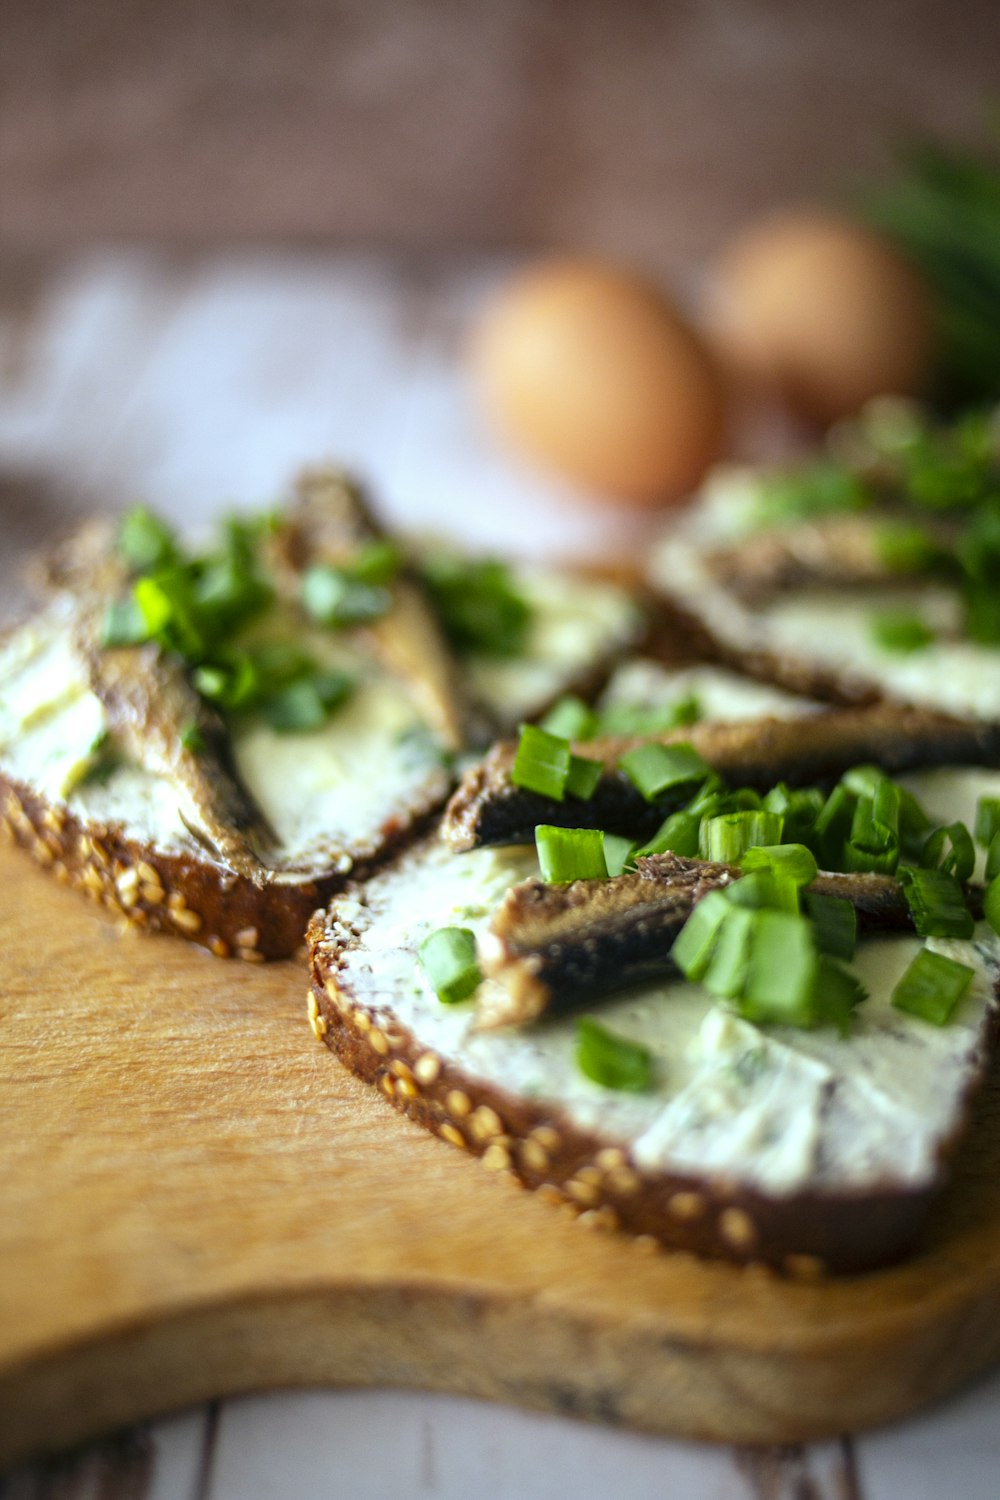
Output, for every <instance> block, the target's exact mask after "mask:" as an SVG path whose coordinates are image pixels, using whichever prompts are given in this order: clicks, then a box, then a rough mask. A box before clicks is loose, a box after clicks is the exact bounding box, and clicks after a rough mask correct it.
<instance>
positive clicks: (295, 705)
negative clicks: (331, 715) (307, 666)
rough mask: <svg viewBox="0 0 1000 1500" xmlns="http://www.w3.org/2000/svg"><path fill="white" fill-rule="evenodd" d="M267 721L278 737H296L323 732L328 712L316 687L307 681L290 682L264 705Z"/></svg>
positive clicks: (263, 711)
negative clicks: (282, 735) (300, 734)
mask: <svg viewBox="0 0 1000 1500" xmlns="http://www.w3.org/2000/svg"><path fill="white" fill-rule="evenodd" d="M261 711H262V713H263V715H264V718H265V719H266V720H267V722H268V724H269V725H270V726H271V728H272V729H275V730H277V731H278V733H279V734H297V733H302V732H305V731H308V730H311V729H320V728H322V726H323V725H324V724H325V723H326V720H327V711H326V705H325V704H324V702H323V699H322V698H321V697H320V695H319V691H318V690H317V687H316V684H315V683H314V682H311V681H310V680H309V678H308V677H303V678H302V679H301V680H300V681H299V682H290V683H289V684H288V686H287V687H284V688H280V689H279V690H278V691H277V692H276V693H273V694H272V695H271V696H270V697H269V698H266V699H265V700H264V702H263V703H262V704H261Z"/></svg>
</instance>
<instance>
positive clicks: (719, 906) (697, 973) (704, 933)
mask: <svg viewBox="0 0 1000 1500" xmlns="http://www.w3.org/2000/svg"><path fill="white" fill-rule="evenodd" d="M737 883H738V884H740V885H742V884H743V882H742V881H739V882H737ZM730 911H732V903H731V902H729V901H727V900H726V896H725V893H724V892H723V891H710V892H709V894H708V895H707V896H704V897H702V899H701V900H700V901H699V902H698V904H697V906H696V907H695V909H694V911H693V912H692V913H691V915H690V916H689V917H688V919H687V921H686V922H685V923H684V926H683V927H682V928H681V930H680V932H679V933H678V934H677V937H676V939H675V940H674V946H673V948H672V949H671V950H670V956H671V958H672V959H673V961H674V963H675V964H676V965H677V967H678V968H679V969H680V971H681V973H682V974H683V975H684V977H685V979H690V980H693V981H694V982H696V983H697V982H698V981H699V980H701V979H704V977H705V973H706V970H707V969H708V965H709V963H710V961H711V958H712V952H713V950H714V948H715V944H716V940H717V938H718V936H719V932H720V930H721V928H722V924H723V923H724V922H725V920H726V917H727V916H728V914H729V912H730Z"/></svg>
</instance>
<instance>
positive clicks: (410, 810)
mask: <svg viewBox="0 0 1000 1500" xmlns="http://www.w3.org/2000/svg"><path fill="white" fill-rule="evenodd" d="M41 571H42V574H43V578H42V582H43V585H44V589H45V593H46V603H45V605H44V607H43V608H42V609H41V610H40V612H39V613H38V614H37V615H36V616H35V617H34V618H32V619H31V620H29V621H28V622H27V623H26V624H25V625H22V626H21V627H20V628H18V629H16V630H14V631H12V632H10V633H9V634H8V635H7V636H6V637H5V638H4V639H3V641H2V643H0V795H2V797H3V812H4V817H5V820H6V825H7V827H8V829H9V830H10V832H11V833H12V834H13V836H14V837H15V838H16V839H17V840H18V841H19V842H21V843H23V844H25V845H27V846H28V847H29V848H31V850H32V851H33V852H34V854H35V856H36V858H37V859H38V860H39V861H40V862H41V863H42V864H44V865H45V866H47V867H48V868H50V869H51V870H52V871H53V873H54V874H55V875H56V877H57V878H59V879H61V880H64V881H68V882H70V883H71V884H73V885H78V886H80V887H81V888H83V889H84V890H86V891H87V892H88V893H89V894H90V895H91V896H92V897H93V898H94V899H95V900H97V901H101V902H104V903H105V904H107V905H108V906H110V907H112V908H114V909H116V910H119V911H122V912H124V914H125V916H126V917H127V918H128V920H129V921H130V922H133V923H136V924H138V925H142V926H146V927H150V928H158V929H162V930H167V931H172V932H175V933H177V934H179V935H180V936H183V937H187V938H190V939H192V940H194V941H196V942H199V943H202V944H204V945H205V946H207V947H209V948H210V949H212V951H213V952H215V953H217V954H219V955H221V956H224V955H227V954H237V955H239V956H241V957H243V958H247V959H251V960H259V959H261V958H280V957H284V956H287V955H289V954H291V953H293V952H294V951H295V950H296V948H298V947H299V946H300V944H301V942H302V939H303V935H304V932H305V928H306V923H307V921H308V919H309V915H310V913H311V912H312V911H313V910H314V909H315V908H316V907H317V906H318V905H319V904H320V903H321V902H322V901H324V900H326V899H327V897H328V896H329V895H330V894H331V892H332V891H333V890H335V889H336V888H337V887H338V886H339V885H340V884H342V883H343V881H344V879H345V877H346V876H347V875H348V874H349V873H351V872H354V873H358V872H363V871H365V870H368V869H370V868H372V867H373V866H374V865H375V864H377V862H378V861H379V860H380V859H382V858H383V857H384V856H385V855H386V854H387V852H388V851H389V850H390V849H392V848H393V847H395V846H396V845H398V844H399V843H400V842H401V840H403V839H404V838H405V837H406V836H407V835H408V834H409V833H410V831H411V830H413V829H414V828H416V827H418V826H419V825H420V824H421V823H422V822H424V821H426V819H427V818H428V817H429V815H430V814H432V813H433V812H434V811H435V810H438V809H440V808H441V806H442V805H443V803H444V801H445V799H446V797H447V794H448V792H449V790H450V789H451V787H452V786H453V784H454V766H455V762H456V758H458V757H460V756H461V755H462V754H463V753H465V752H466V751H467V750H468V749H469V747H470V746H473V745H476V744H479V745H482V744H484V743H488V741H489V739H490V738H492V737H493V735H494V734H495V733H497V732H502V731H503V730H505V729H506V730H507V731H509V730H510V729H511V728H512V727H513V726H514V725H516V724H517V723H518V722H519V721H520V720H521V719H522V718H525V717H531V716H533V715H535V714H537V713H538V712H539V711H540V710H542V709H543V708H544V707H545V706H546V705H547V704H548V703H550V702H551V700H552V699H553V698H554V697H556V696H558V695H559V693H560V692H562V691H563V690H565V689H566V688H567V687H570V686H578V687H583V688H586V689H588V690H589V689H591V688H594V687H596V686H598V685H599V683H600V680H601V678H602V676H603V675H604V674H606V673H607V671H608V670H609V668H610V667H611V665H612V664H613V663H614V661H615V660H616V659H617V657H618V656H619V655H620V654H621V652H622V651H623V650H624V649H625V648H626V647H627V646H629V645H630V644H631V643H633V642H634V641H635V640H636V639H637V638H638V637H639V635H640V633H641V630H642V615H641V611H640V610H639V609H638V607H637V605H636V603H635V601H634V598H633V597H632V595H631V594H630V593H629V592H628V591H626V590H624V589H622V588H619V587H617V586H615V585H613V584H609V583H599V582H595V581H588V580H585V579H582V578H571V577H569V576H567V575H565V574H560V573H558V572H557V571H555V570H553V569H542V568H530V567H527V566H525V567H523V568H521V569H518V570H517V572H516V574H515V573H514V572H512V571H511V570H508V569H507V568H505V567H504V566H503V565H501V564H498V563H494V562H490V561H483V560H471V561H469V560H463V559H461V558H459V557H457V556H454V555H449V554H447V553H443V552H441V551H434V550H426V551H425V552H424V553H423V554H422V555H421V556H420V557H419V558H411V557H408V556H407V555H406V553H405V551H404V549H403V547H402V546H401V545H400V544H399V543H397V542H396V541H394V540H391V539H389V538H387V537H386V536H385V535H383V534H382V533H380V532H379V530H378V529H377V528H376V526H375V524H374V522H373V520H372V517H371V515H370V513H369V511H368V509H367V508H366V506H365V504H364V503H363V501H362V498H361V496H360V494H359V492H358V490H357V488H356V486H355V485H354V484H353V483H351V482H350V481H348V480H346V479H345V478H344V477H343V476H342V475H340V474H338V473H335V472H330V471H326V470H319V471H316V472H312V473H307V474H306V475H304V476H303V478H302V479H301V481H300V482H299V484H298V487H297V489H296V492H295V495H294V497H293V500H292V502H291V503H290V504H289V506H288V507H287V508H285V509H283V510H281V511H279V512H277V513H275V514H269V515H267V516H264V517H260V518H256V519H249V520H248V519H232V520H229V521H228V522H226V523H225V524H224V525H223V527H222V528H221V534H220V535H219V536H218V537H217V538H215V539H214V540H212V541H210V542H208V543H207V544H206V545H204V546H202V547H200V548H193V547H190V546H187V545H185V544H184V543H183V542H182V541H181V540H180V539H179V538H178V537H177V536H175V535H174V533H173V532H172V531H171V530H170V529H169V528H168V527H166V526H165V525H164V524H163V523H162V522H161V521H159V520H158V519H157V518H156V517H154V516H152V515H150V514H149V513H148V512H146V511H143V510H139V511H135V512H133V513H131V514H130V515H128V516H127V517H126V518H125V520H124V523H123V524H121V525H118V526H115V525H113V524H112V523H110V522H101V521H99V522H95V523H92V524H91V525H88V526H87V527H85V528H84V529H83V530H82V531H81V532H79V533H78V534H76V535H75V536H73V537H72V538H70V539H69V540H68V541H67V542H66V543H64V544H63V545H62V546H60V547H59V548H58V549H57V550H56V551H55V552H54V553H53V554H52V555H51V556H50V557H49V558H47V559H46V561H45V564H44V567H43V568H42V570H41Z"/></svg>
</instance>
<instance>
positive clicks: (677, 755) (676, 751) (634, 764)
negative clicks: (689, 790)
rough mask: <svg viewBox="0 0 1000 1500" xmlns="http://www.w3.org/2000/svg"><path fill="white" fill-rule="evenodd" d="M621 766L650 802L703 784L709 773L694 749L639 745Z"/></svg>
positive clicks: (683, 746)
mask: <svg viewBox="0 0 1000 1500" xmlns="http://www.w3.org/2000/svg"><path fill="white" fill-rule="evenodd" d="M618 764H619V766H620V767H621V769H622V770H623V771H624V772H625V774H626V776H627V777H628V778H629V780H630V781H631V782H632V784H633V785H634V786H636V787H637V788H638V789H639V791H640V792H641V793H642V795H643V796H644V797H645V799H646V801H647V802H653V801H655V800H656V798H657V797H659V796H662V794H663V793H664V792H666V791H668V790H669V789H670V788H671V787H678V786H688V785H690V784H691V783H693V782H696V781H701V780H702V779H703V778H704V777H705V776H707V775H708V773H709V768H708V766H707V765H706V764H705V762H704V761H703V760H702V758H701V756H700V755H699V754H698V752H697V750H696V749H695V748H694V746H693V745H637V746H636V747H635V749H634V750H626V752H625V754H624V755H623V756H622V757H621V758H620V760H619V762H618Z"/></svg>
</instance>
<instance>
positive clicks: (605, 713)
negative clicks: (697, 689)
mask: <svg viewBox="0 0 1000 1500" xmlns="http://www.w3.org/2000/svg"><path fill="white" fill-rule="evenodd" d="M701 717H702V708H701V703H700V701H699V699H698V698H697V697H696V696H695V694H694V693H689V694H688V695H687V696H686V697H684V698H678V699H676V700H675V702H673V703H668V704H663V705H660V706H659V707H657V706H654V705H653V704H647V703H611V704H609V705H608V706H607V708H604V709H602V711H601V714H600V718H599V721H598V725H597V729H596V731H595V732H596V733H597V734H606V735H617V734H622V735H654V734H664V733H666V731H667V730H668V729H678V728H680V727H681V726H682V725H685V724H697V722H698V720H699V719H700V718H701Z"/></svg>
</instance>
